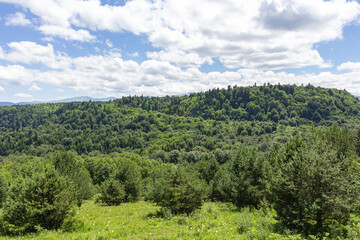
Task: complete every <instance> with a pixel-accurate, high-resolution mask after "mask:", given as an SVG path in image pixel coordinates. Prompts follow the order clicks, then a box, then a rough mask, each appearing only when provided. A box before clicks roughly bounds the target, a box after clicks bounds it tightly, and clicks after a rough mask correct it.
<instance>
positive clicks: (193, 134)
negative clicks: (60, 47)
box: [0, 84, 360, 161]
mask: <svg viewBox="0 0 360 240" xmlns="http://www.w3.org/2000/svg"><path fill="white" fill-rule="evenodd" d="M90 100H91V102H90ZM101 100H102V101H107V100H110V98H107V99H95V98H89V97H80V98H70V99H63V100H62V101H61V100H60V101H56V102H55V101H54V102H52V103H51V104H40V105H39V104H37V105H35V104H31V105H27V106H23V105H14V106H5V107H0V156H5V155H9V154H13V153H30V154H34V155H37V156H40V155H44V154H46V153H47V152H51V151H53V150H54V149H56V150H75V151H76V152H77V153H78V154H88V153H90V152H92V151H99V152H101V153H111V152H123V151H130V152H137V153H139V154H146V155H149V154H150V155H151V154H155V153H157V152H158V151H160V150H161V151H165V152H170V151H172V150H179V151H185V152H189V151H214V150H215V149H217V148H219V149H232V148H234V149H235V148H236V146H238V144H240V143H244V144H248V145H254V144H255V143H256V144H258V145H259V149H268V148H269V147H270V146H271V144H273V143H274V142H277V143H280V144H283V143H285V142H286V141H287V139H288V138H289V137H291V136H293V135H294V134H296V132H297V131H299V129H302V128H305V127H307V126H313V125H314V126H321V127H325V126H331V125H332V124H334V123H337V124H338V125H340V126H344V125H346V126H349V127H351V128H350V129H355V128H356V127H357V126H358V125H359V123H360V100H359V98H357V97H355V96H353V95H351V94H350V93H349V92H347V91H344V90H338V89H327V88H321V87H315V86H312V85H307V86H296V85H280V84H278V85H270V84H266V85H262V86H252V87H238V86H234V87H231V86H229V87H228V88H223V89H218V88H215V89H211V90H208V91H206V92H200V93H192V94H189V95H184V96H165V97H144V96H129V97H122V98H119V99H116V100H114V101H108V102H97V101H101ZM59 102H61V104H60V103H59ZM63 102H69V103H63ZM269 134H275V135H269ZM159 154H161V153H159ZM194 154H195V155H196V154H197V153H194ZM154 156H155V155H154ZM155 158H157V157H156V156H155ZM165 160H166V159H165ZM165 160H164V161H165Z"/></svg>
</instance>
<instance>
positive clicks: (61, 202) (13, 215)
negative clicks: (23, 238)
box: [0, 165, 75, 234]
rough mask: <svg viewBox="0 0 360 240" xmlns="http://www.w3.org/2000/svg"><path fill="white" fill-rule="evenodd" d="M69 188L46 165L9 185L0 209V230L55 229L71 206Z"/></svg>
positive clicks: (71, 195) (65, 182) (72, 195)
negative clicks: (1, 211) (39, 170)
mask: <svg viewBox="0 0 360 240" xmlns="http://www.w3.org/2000/svg"><path fill="white" fill-rule="evenodd" d="M73 192H74V191H73V187H71V185H69V184H68V182H67V180H66V179H65V178H64V177H61V176H60V175H59V173H58V172H57V171H56V170H55V169H54V168H53V167H52V166H50V165H46V166H44V168H43V170H42V171H41V172H38V173H33V174H32V175H31V176H29V177H24V178H21V177H19V178H17V179H15V180H14V182H12V183H11V185H10V189H9V192H8V197H7V199H6V202H5V204H4V206H3V214H2V218H1V224H0V225H2V229H1V230H2V231H3V232H4V233H6V234H19V233H25V232H34V231H36V230H37V229H42V228H43V229H57V228H59V227H60V226H61V225H62V224H63V221H64V219H65V218H66V217H67V216H68V213H69V211H70V210H71V208H72V207H73V206H74V203H75V196H74V193H73Z"/></svg>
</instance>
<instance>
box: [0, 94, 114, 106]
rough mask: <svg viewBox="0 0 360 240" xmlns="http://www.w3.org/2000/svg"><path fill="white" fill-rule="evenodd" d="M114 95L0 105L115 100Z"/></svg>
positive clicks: (4, 103)
mask: <svg viewBox="0 0 360 240" xmlns="http://www.w3.org/2000/svg"><path fill="white" fill-rule="evenodd" d="M115 99H116V97H107V98H93V97H88V96H81V97H73V98H65V99H60V100H52V101H44V102H40V101H34V102H18V103H13V102H0V107H2V106H13V105H36V104H46V103H69V102H89V101H92V102H107V101H110V100H115Z"/></svg>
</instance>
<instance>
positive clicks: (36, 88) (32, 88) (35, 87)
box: [28, 83, 42, 91]
mask: <svg viewBox="0 0 360 240" xmlns="http://www.w3.org/2000/svg"><path fill="white" fill-rule="evenodd" d="M28 90H30V91H41V90H42V89H41V88H40V87H39V86H38V85H37V84H36V83H33V84H32V85H31V87H30V88H29V89H28Z"/></svg>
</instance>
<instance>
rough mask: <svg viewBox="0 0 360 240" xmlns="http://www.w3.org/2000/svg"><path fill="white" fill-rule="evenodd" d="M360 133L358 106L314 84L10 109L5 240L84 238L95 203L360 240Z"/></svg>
mask: <svg viewBox="0 0 360 240" xmlns="http://www.w3.org/2000/svg"><path fill="white" fill-rule="evenodd" d="M359 123H360V101H359V99H358V98H355V97H354V96H352V95H351V94H349V93H348V92H346V91H342V90H335V89H324V88H319V87H314V86H311V85H307V86H294V85H263V86H253V87H236V86H235V87H228V88H227V89H213V90H209V91H207V92H205V93H194V94H190V95H186V96H173V97H143V96H139V97H124V98H121V99H117V100H115V101H109V102H106V103H99V102H80V103H66V104H44V105H31V106H9V107H0V133H1V134H0V166H1V168H0V206H2V210H1V211H0V233H3V234H10V235H11V234H22V233H26V232H29V231H42V229H52V228H62V229H68V230H69V229H72V230H71V231H73V230H76V229H77V228H78V226H81V222H79V221H78V220H77V219H76V217H74V216H75V214H74V211H75V209H76V208H77V207H78V206H81V205H82V204H83V202H84V200H88V199H90V198H92V197H93V198H94V199H93V200H94V201H95V202H96V203H97V204H99V205H101V206H113V205H119V204H123V203H129V204H130V203H134V202H137V201H139V200H146V201H149V202H152V203H154V204H156V205H158V206H160V207H161V208H162V209H161V210H160V211H159V212H157V213H155V215H154V216H157V217H164V218H168V217H169V216H172V215H175V214H188V215H191V214H192V213H193V212H194V211H198V210H197V209H201V207H202V205H203V203H204V201H221V202H229V203H232V204H233V205H234V206H236V207H237V208H238V209H244V208H256V209H263V210H264V211H265V212H268V211H269V209H273V210H270V211H272V214H271V217H269V216H268V217H269V218H271V219H272V218H276V219H277V220H278V221H279V223H281V224H282V229H292V231H297V233H299V234H302V236H304V237H306V236H308V235H309V234H318V235H319V237H323V236H328V235H329V234H330V235H331V237H334V238H337V237H340V238H342V237H344V238H346V237H349V236H357V237H359V236H360V228H358V227H356V226H357V225H356V224H357V222H355V220H354V219H357V216H359V214H360V212H359V209H360V202H359V200H358V196H359V195H360V178H359V177H360V174H359V173H360V172H359V171H360V169H359V166H360V164H359V156H360V131H359V128H358V124H359ZM65 183H66V184H65ZM39 184H40V185H41V186H44V188H42V189H41V187H40V185H39ZM55 209H58V210H60V211H59V214H60V215H56V214H55V213H54V212H56V211H55ZM241 211H242V210H241ZM275 211H276V214H274V212H275ZM19 212H24V213H26V214H25V215H23V216H25V217H22V216H20V217H19ZM274 229H275V227H274ZM294 229H295V230H294ZM242 231H244V230H243V229H242V228H241V229H239V232H242ZM290 238H291V236H290Z"/></svg>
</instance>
